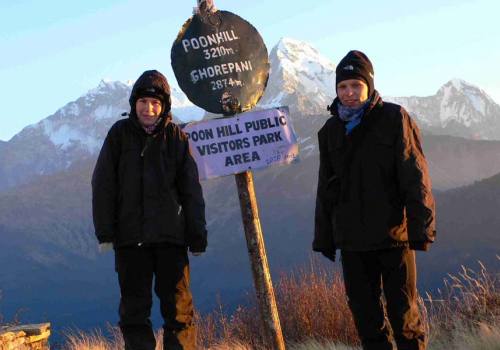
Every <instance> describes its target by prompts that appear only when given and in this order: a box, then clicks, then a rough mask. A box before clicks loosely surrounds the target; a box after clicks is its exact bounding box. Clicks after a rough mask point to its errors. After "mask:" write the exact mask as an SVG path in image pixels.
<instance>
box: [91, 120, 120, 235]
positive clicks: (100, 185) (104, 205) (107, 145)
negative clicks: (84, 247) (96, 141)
mask: <svg viewBox="0 0 500 350" xmlns="http://www.w3.org/2000/svg"><path fill="white" fill-rule="evenodd" d="M116 133H117V128H116V127H112V128H111V129H110V131H109V132H108V135H107V136H106V139H105V140H104V144H103V146H102V148H101V152H100V153H99V157H98V158H97V163H96V166H95V168H94V173H93V174H92V216H93V219H94V228H95V235H96V237H97V240H98V241H99V243H105V242H113V241H114V240H115V235H116V232H115V231H116V226H117V225H116V223H117V208H116V206H117V200H118V177H117V168H118V161H119V154H120V150H119V142H118V141H117V140H118V139H119V138H118V137H116V136H115V135H116Z"/></svg>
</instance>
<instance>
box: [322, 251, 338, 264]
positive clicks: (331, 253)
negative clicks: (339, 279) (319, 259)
mask: <svg viewBox="0 0 500 350" xmlns="http://www.w3.org/2000/svg"><path fill="white" fill-rule="evenodd" d="M321 254H323V256H324V257H325V258H327V259H329V260H331V261H332V262H335V250H330V251H324V250H323V251H321Z"/></svg>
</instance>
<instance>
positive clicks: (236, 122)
mask: <svg viewBox="0 0 500 350" xmlns="http://www.w3.org/2000/svg"><path fill="white" fill-rule="evenodd" d="M199 2H200V3H201V4H200V7H199V10H198V11H197V13H196V14H195V15H194V16H193V17H191V18H190V19H188V21H187V22H186V23H185V24H184V26H183V27H182V29H181V31H180V32H179V35H178V36H177V39H176V40H175V42H174V44H173V46H172V52H171V59H172V67H173V70H174V73H175V76H176V79H177V81H178V83H179V86H180V88H181V89H182V90H183V91H184V93H185V94H186V95H187V97H188V98H189V100H191V102H193V103H194V104H196V105H198V106H199V107H201V108H203V109H205V110H206V111H209V112H212V113H216V114H223V115H225V116H234V115H237V116H236V117H233V118H226V119H217V120H214V121H211V122H207V123H205V124H203V123H199V124H193V125H188V126H186V127H185V129H184V130H185V132H187V133H188V135H189V137H190V139H191V141H190V144H191V147H192V150H193V153H194V155H195V157H196V160H197V164H198V167H199V170H200V174H201V177H202V178H210V177H215V176H222V175H227V174H236V175H235V180H236V185H237V188H238V197H239V200H240V208H241V215H242V219H243V226H244V231H245V237H246V241H247V247H248V253H249V256H250V263H251V267H252V274H253V279H254V285H255V290H256V294H257V301H258V304H259V309H260V314H261V318H262V329H263V331H264V336H265V338H266V339H267V341H268V342H269V344H270V345H272V348H273V349H276V350H285V342H284V340H283V335H282V332H281V325H280V321H279V316H278V310H277V307H276V300H275V296H274V289H273V285H272V281H271V275H270V273H269V264H268V261H267V256H266V249H265V245H264V238H263V235H262V229H261V225H260V220H259V212H258V208H257V199H256V197H255V190H254V186H253V177H252V173H251V172H250V171H249V169H254V168H262V167H265V166H268V165H270V164H273V163H289V162H291V161H292V160H294V159H296V158H297V155H298V147H297V141H296V138H295V133H294V132H293V128H291V125H290V123H289V119H288V109H287V108H278V109H272V110H267V111H260V112H255V113H245V114H241V115H240V114H238V113H241V112H245V111H249V110H250V109H252V108H253V107H254V106H255V105H256V104H257V102H258V100H259V99H260V98H261V96H262V94H263V92H264V89H265V87H266V84H267V80H268V78H269V58H268V55H267V49H266V46H265V45H264V42H263V40H262V38H261V37H260V35H259V33H258V32H257V30H256V29H255V28H254V27H253V26H252V25H251V24H250V23H248V22H247V21H245V20H243V19H242V18H240V17H238V16H237V15H235V14H233V13H231V12H227V11H217V10H214V7H213V2H212V1H211V0H206V1H205V0H201V1H199ZM243 134H244V135H243ZM206 160H208V161H206Z"/></svg>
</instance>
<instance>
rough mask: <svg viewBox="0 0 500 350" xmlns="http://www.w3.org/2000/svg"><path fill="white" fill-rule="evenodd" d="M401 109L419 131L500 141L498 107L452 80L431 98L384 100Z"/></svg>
mask: <svg viewBox="0 0 500 350" xmlns="http://www.w3.org/2000/svg"><path fill="white" fill-rule="evenodd" d="M385 99H386V100H388V101H394V102H396V103H399V104H401V105H402V106H404V107H405V108H406V109H407V110H408V111H409V112H410V114H412V115H413V116H414V117H415V119H416V120H417V122H419V124H420V126H421V127H422V128H423V129H427V130H428V131H430V132H432V133H438V134H448V135H453V136H461V137H465V138H473V139H486V140H488V139H500V106H499V105H498V104H496V103H495V101H494V100H493V99H492V98H491V97H489V96H488V94H486V92H484V91H483V90H482V89H480V88H479V87H477V86H475V85H473V84H471V83H469V82H467V81H464V80H461V79H452V80H450V81H448V82H447V83H446V84H444V85H443V86H441V88H439V90H438V91H437V93H436V94H435V95H434V96H427V97H415V96H413V97H395V98H390V97H388V98H385Z"/></svg>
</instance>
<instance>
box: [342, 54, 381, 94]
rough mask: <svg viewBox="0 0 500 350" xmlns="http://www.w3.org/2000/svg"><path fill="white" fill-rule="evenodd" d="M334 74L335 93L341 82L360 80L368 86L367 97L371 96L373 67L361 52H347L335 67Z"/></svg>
mask: <svg viewBox="0 0 500 350" xmlns="http://www.w3.org/2000/svg"><path fill="white" fill-rule="evenodd" d="M335 74H336V79H335V91H337V84H338V83H340V82H341V81H343V80H348V79H360V80H363V81H364V82H365V83H366V85H368V97H370V96H371V95H372V93H373V91H374V84H373V66H372V63H371V62H370V60H369V59H368V57H367V56H366V55H365V54H364V53H362V52H361V51H357V50H352V51H349V52H348V53H347V55H346V56H345V57H344V58H343V59H342V60H341V61H340V62H339V64H338V65H337V68H336V70H335Z"/></svg>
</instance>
